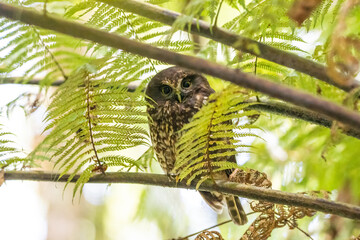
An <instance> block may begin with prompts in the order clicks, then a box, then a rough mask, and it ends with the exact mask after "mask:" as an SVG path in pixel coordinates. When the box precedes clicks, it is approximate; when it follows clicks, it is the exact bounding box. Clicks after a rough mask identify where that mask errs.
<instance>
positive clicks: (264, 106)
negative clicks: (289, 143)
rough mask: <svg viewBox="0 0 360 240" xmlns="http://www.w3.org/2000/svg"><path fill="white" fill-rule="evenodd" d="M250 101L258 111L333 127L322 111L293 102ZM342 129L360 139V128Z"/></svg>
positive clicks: (250, 107)
mask: <svg viewBox="0 0 360 240" xmlns="http://www.w3.org/2000/svg"><path fill="white" fill-rule="evenodd" d="M248 102H251V103H254V104H253V105H251V106H249V107H248V109H254V110H258V111H264V112H269V113H274V114H277V115H282V116H285V117H290V118H295V119H299V120H303V121H306V122H310V123H313V124H316V125H320V126H323V127H327V128H331V127H332V123H333V121H332V120H331V119H330V118H329V117H327V116H325V115H323V114H320V113H316V112H313V111H309V110H307V109H304V108H301V107H296V106H293V105H291V104H286V103H282V102H278V101H261V102H258V101H248ZM341 131H342V133H344V134H346V135H348V136H352V137H355V138H358V139H360V130H358V129H355V128H348V127H345V128H343V129H341Z"/></svg>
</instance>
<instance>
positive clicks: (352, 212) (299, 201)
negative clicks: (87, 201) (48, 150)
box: [5, 171, 360, 220]
mask: <svg viewBox="0 0 360 240" xmlns="http://www.w3.org/2000/svg"><path fill="white" fill-rule="evenodd" d="M59 177H60V175H59V174H54V173H44V172H22V171H11V172H5V181H9V180H32V181H53V182H67V181H68V178H69V175H68V174H66V175H64V176H62V177H61V178H59ZM79 177H80V175H75V176H74V177H73V178H71V180H70V182H76V181H77V180H78V179H79ZM89 183H137V184H144V185H154V186H162V187H172V188H185V189H196V185H197V181H196V180H194V181H192V183H191V184H190V185H186V183H185V182H184V181H182V182H175V181H169V178H168V177H167V175H164V174H152V173H135V172H107V173H106V175H103V174H98V175H94V176H93V177H91V178H90V179H89ZM198 190H199V191H207V192H214V191H215V192H220V193H224V194H231V195H234V196H240V197H245V198H250V199H255V200H260V201H266V202H272V203H276V204H283V205H290V206H298V207H305V208H309V209H313V210H316V211H320V212H324V213H330V214H335V215H339V216H342V217H346V218H351V219H358V220H360V207H359V206H356V205H351V204H346V203H341V202H334V201H330V200H327V199H323V198H318V197H313V196H307V195H304V194H298V193H287V192H282V191H279V190H273V189H267V188H261V187H255V186H251V185H246V184H240V183H235V182H228V181H216V184H215V183H214V182H213V181H211V180H210V179H209V180H206V181H204V182H203V183H202V184H201V185H200V186H199V189H198Z"/></svg>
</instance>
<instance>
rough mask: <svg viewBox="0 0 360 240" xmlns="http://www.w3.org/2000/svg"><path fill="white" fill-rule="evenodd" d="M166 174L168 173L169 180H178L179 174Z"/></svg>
mask: <svg viewBox="0 0 360 240" xmlns="http://www.w3.org/2000/svg"><path fill="white" fill-rule="evenodd" d="M166 175H167V177H168V179H169V182H174V181H176V178H177V175H174V174H170V173H168V174H166Z"/></svg>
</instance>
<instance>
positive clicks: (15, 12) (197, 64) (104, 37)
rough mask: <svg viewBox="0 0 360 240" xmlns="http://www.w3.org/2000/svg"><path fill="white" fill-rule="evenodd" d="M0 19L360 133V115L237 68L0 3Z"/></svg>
mask: <svg viewBox="0 0 360 240" xmlns="http://www.w3.org/2000/svg"><path fill="white" fill-rule="evenodd" d="M0 16H4V17H7V18H9V19H13V20H19V21H22V22H24V23H27V24H33V25H36V26H39V27H42V28H46V29H49V30H54V31H57V32H60V33H64V34H67V35H70V36H73V37H77V38H82V39H87V40H90V41H93V42H97V43H100V44H103V45H106V46H110V47H114V48H118V49H122V50H124V51H127V52H130V53H134V54H138V55H140V56H143V57H149V58H153V59H157V60H159V61H163V62H167V63H170V64H174V65H178V66H181V67H185V68H188V69H192V70H194V71H198V72H202V73H205V74H208V75H211V76H214V77H217V78H221V79H224V80H226V81H230V82H232V83H235V84H237V85H239V86H243V87H245V88H250V89H253V90H255V91H259V92H262V93H265V94H268V95H270V96H272V97H275V98H279V99H282V100H284V101H287V102H290V103H293V104H295V105H298V106H301V107H305V108H308V109H310V110H313V111H315V112H319V113H322V114H324V115H326V116H328V117H329V118H330V119H333V120H337V121H339V122H342V123H343V124H347V125H349V126H352V127H354V128H357V129H359V130H360V115H359V114H358V113H357V112H354V111H350V110H348V109H346V108H344V107H342V106H340V105H337V104H335V103H332V102H330V101H325V100H323V99H321V98H319V97H316V96H313V95H311V94H308V93H305V92H302V91H298V90H295V89H293V88H289V87H286V86H282V85H280V84H277V83H274V82H270V81H267V80H265V79H263V78H259V77H257V76H254V75H250V74H246V73H243V72H241V71H240V70H238V69H230V68H227V67H225V66H222V65H219V64H216V63H212V62H209V61H206V60H204V59H201V58H198V57H193V56H186V55H183V54H179V53H174V52H171V51H169V50H165V49H160V48H156V47H153V46H151V45H149V44H145V43H140V42H137V41H134V40H130V39H127V38H125V37H121V36H118V35H116V34H113V33H108V32H106V31H102V30H98V29H95V28H91V27H86V26H83V25H81V24H79V23H74V22H71V21H67V20H63V19H60V18H57V17H51V16H49V15H42V14H38V13H36V12H34V11H32V10H27V9H25V8H20V7H15V6H10V5H8V4H4V3H0Z"/></svg>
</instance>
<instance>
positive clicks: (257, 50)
mask: <svg viewBox="0 0 360 240" xmlns="http://www.w3.org/2000/svg"><path fill="white" fill-rule="evenodd" d="M97 1H99V2H103V3H107V4H109V5H111V6H114V7H118V8H121V9H123V10H125V11H128V12H132V13H136V14H138V15H140V16H143V17H146V18H149V19H151V20H154V21H158V22H161V23H164V24H167V25H172V24H173V23H174V22H175V20H176V19H177V18H178V17H179V16H181V14H179V13H177V12H173V11H170V10H167V9H164V8H161V7H158V6H155V5H152V4H148V3H145V2H140V1H136V0H97ZM186 29H188V28H186ZM190 31H191V33H193V34H198V35H201V36H203V37H206V38H210V39H212V40H214V41H217V42H220V43H223V44H225V45H228V46H230V47H233V48H234V49H237V50H239V51H243V52H247V53H250V54H253V55H255V56H258V57H260V58H264V59H266V60H269V61H271V62H274V63H278V64H280V65H283V66H286V67H289V68H292V69H295V70H297V71H299V72H302V73H305V74H308V75H310V76H312V77H315V78H317V79H320V80H322V81H324V82H327V83H329V84H331V85H333V86H336V87H338V88H341V89H343V90H345V91H350V90H352V89H354V88H356V87H359V84H358V83H357V82H353V83H351V84H349V85H347V86H345V85H339V84H337V83H336V82H334V81H333V80H332V79H331V78H330V77H329V76H328V75H327V69H326V67H324V66H323V65H321V64H319V63H316V62H313V61H311V60H309V59H306V58H302V57H299V56H297V55H295V54H293V53H289V52H285V51H282V50H280V49H277V48H274V47H271V46H268V45H265V44H263V43H260V42H257V41H255V40H252V39H250V38H246V37H243V36H240V35H236V34H234V33H231V32H229V31H227V30H226V29H223V28H219V27H211V26H210V25H209V24H208V23H207V22H205V21H202V20H197V19H194V20H193V21H192V22H191V28H190Z"/></svg>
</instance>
